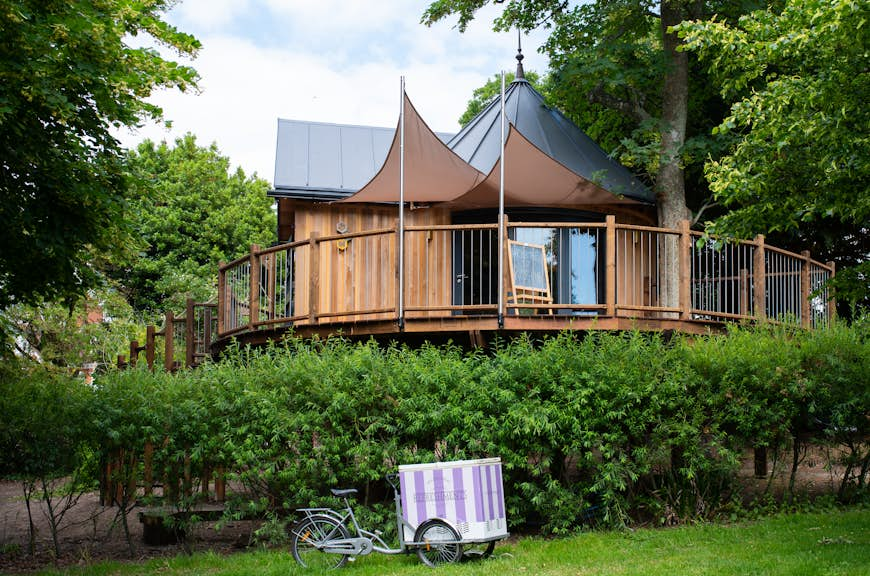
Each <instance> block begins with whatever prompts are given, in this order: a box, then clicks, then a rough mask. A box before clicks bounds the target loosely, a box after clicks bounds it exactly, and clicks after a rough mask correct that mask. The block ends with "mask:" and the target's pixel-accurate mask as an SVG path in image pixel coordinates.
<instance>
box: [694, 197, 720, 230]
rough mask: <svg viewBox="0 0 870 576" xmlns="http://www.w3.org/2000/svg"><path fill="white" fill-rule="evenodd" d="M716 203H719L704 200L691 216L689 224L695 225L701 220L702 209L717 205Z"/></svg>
mask: <svg viewBox="0 0 870 576" xmlns="http://www.w3.org/2000/svg"><path fill="white" fill-rule="evenodd" d="M718 205H719V203H718V202H705V203H704V205H703V206H701V209H700V210H698V213H697V214H695V217H694V218H692V224H691V225H692V226H695V225H697V224H698V222H700V221H701V215H702V214H703V213H704V210H706V209H707V208H713V207H715V206H718Z"/></svg>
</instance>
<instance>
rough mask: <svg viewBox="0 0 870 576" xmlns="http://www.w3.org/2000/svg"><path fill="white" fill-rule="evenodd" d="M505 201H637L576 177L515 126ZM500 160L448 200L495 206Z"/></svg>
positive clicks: (510, 134) (509, 139)
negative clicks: (483, 175)
mask: <svg viewBox="0 0 870 576" xmlns="http://www.w3.org/2000/svg"><path fill="white" fill-rule="evenodd" d="M504 156H505V161H504V166H505V175H504V180H505V191H504V195H505V204H506V205H508V206H537V205H541V206H562V205H576V204H636V203H637V200H633V199H630V198H626V197H622V196H616V195H614V194H612V193H610V192H608V191H607V190H604V189H603V188H601V187H600V186H598V185H597V184H596V183H594V182H590V181H589V180H588V179H586V178H584V177H582V176H578V175H577V174H575V173H574V172H573V171H572V170H569V169H568V168H566V167H565V166H563V165H562V164H560V163H559V162H557V161H555V160H553V158H551V157H550V156H548V155H547V154H545V153H544V152H543V151H542V150H540V149H539V148H537V147H536V146H535V145H534V144H532V143H531V142H530V141H529V140H528V138H526V137H525V136H523V134H521V133H520V131H519V130H517V129H516V128H515V127H514V126H512V125H511V126H510V127H509V131H508V135H507V138H506V141H505V151H504ZM499 167H500V160H499V159H498V158H496V163H495V165H493V167H492V169H491V170H490V171H489V174H488V175H487V177H486V179H485V180H483V181H482V182H480V183H479V184H478V185H477V186H475V187H474V188H472V189H471V190H469V191H468V192H467V193H465V194H463V195H462V196H459V197H457V198H455V199H453V200H452V201H450V202H449V203H448V205H449V206H451V207H455V208H463V209H473V208H492V207H494V206H498V195H499V188H500V180H501V177H500V170H499Z"/></svg>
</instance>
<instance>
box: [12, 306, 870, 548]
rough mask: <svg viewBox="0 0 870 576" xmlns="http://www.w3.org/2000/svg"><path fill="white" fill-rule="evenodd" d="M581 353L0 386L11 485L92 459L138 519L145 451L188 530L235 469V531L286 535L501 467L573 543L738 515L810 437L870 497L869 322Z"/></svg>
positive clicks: (509, 494)
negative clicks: (398, 486)
mask: <svg viewBox="0 0 870 576" xmlns="http://www.w3.org/2000/svg"><path fill="white" fill-rule="evenodd" d="M575 336H576V335H573V334H568V333H566V334H562V335H560V336H558V337H555V338H548V339H545V340H543V341H541V342H535V341H533V340H531V339H530V338H528V337H523V338H518V339H516V340H514V341H511V342H500V343H497V344H496V345H495V346H494V348H493V349H492V350H491V351H490V352H489V353H484V352H481V351H477V352H472V353H464V352H463V351H462V350H460V349H459V348H456V347H453V346H444V347H436V346H431V345H426V346H423V347H422V348H419V349H410V348H406V347H400V346H396V345H393V346H387V347H381V346H379V345H377V344H376V343H375V342H373V341H372V342H367V343H357V344H352V343H350V342H348V341H346V340H342V339H339V338H335V339H330V340H327V341H316V340H315V341H303V340H300V339H296V338H289V339H287V340H286V341H284V342H282V343H280V344H272V345H270V346H266V347H263V348H257V349H247V348H246V349H240V348H238V347H236V348H232V349H230V350H228V351H227V352H226V356H225V358H224V359H223V360H221V361H220V362H214V363H207V364H205V365H203V366H201V367H199V368H197V369H195V370H189V371H182V372H179V373H176V374H167V373H163V372H151V371H149V370H147V369H146V368H145V367H143V366H140V367H138V368H136V369H130V370H125V371H116V372H111V373H109V374H105V375H102V376H101V377H100V378H98V379H97V380H96V383H95V387H94V388H88V387H84V386H82V385H81V384H80V382H76V381H74V380H71V379H69V378H68V377H61V376H57V377H55V376H52V377H51V378H48V377H46V376H40V375H44V374H49V373H48V372H46V371H45V369H44V368H42V367H32V372H29V373H27V375H23V376H20V377H19V376H17V375H19V374H24V372H22V371H21V370H20V369H19V368H18V367H7V366H5V365H4V366H3V367H2V370H4V371H7V372H8V373H9V374H10V375H11V376H10V377H9V378H7V377H5V376H4V378H3V379H2V385H3V386H4V388H3V390H2V392H3V394H2V396H0V422H3V423H4V425H3V426H2V427H0V449H2V451H0V461H2V462H0V472H2V473H3V474H4V475H5V474H12V473H15V474H18V475H20V476H21V477H28V478H35V477H37V476H36V475H38V474H49V473H50V474H51V475H52V477H54V476H56V475H58V474H62V473H64V472H68V471H69V470H71V469H73V468H74V467H75V466H76V465H77V464H76V463H77V462H79V461H80V460H77V458H78V457H77V456H75V455H76V454H78V453H79V450H78V448H77V447H78V446H79V445H83V446H87V447H89V449H90V451H91V452H94V453H96V454H99V456H100V461H101V462H102V463H103V464H104V465H105V464H106V463H111V464H112V469H113V472H112V474H113V477H112V478H111V480H112V481H113V482H115V483H116V484H117V485H118V486H120V487H121V488H123V489H124V491H123V492H122V494H121V500H120V502H119V504H120V505H121V507H120V509H122V510H127V509H128V506H129V505H130V504H132V502H133V501H134V499H135V498H137V497H138V496H136V494H135V493H133V492H127V491H126V490H127V487H129V486H135V483H131V480H132V479H135V478H138V477H141V474H142V473H143V471H142V468H141V466H142V464H141V461H142V458H143V454H144V451H145V447H146V444H150V445H151V446H152V447H153V459H152V470H153V475H154V477H155V478H164V480H163V484H164V496H165V499H166V500H165V502H166V503H167V504H170V505H174V506H176V508H177V509H178V510H179V511H182V512H190V511H191V510H192V507H193V506H194V504H195V503H196V502H197V501H198V499H199V498H201V497H203V496H204V495H202V494H199V493H198V492H199V486H201V480H202V479H203V478H208V477H210V476H212V475H213V474H215V473H216V472H217V471H219V470H223V471H225V473H226V475H227V477H228V479H229V480H230V481H231V482H232V484H233V485H235V486H241V487H243V489H242V490H240V491H238V493H237V494H236V498H237V499H238V500H237V502H236V505H235V507H234V508H233V509H232V510H231V511H230V512H229V514H235V515H236V516H242V515H244V516H247V517H250V516H252V515H261V516H262V517H267V518H273V519H275V518H282V517H284V516H286V515H287V514H288V513H289V512H290V511H292V510H293V509H294V508H298V507H304V506H310V505H315V506H321V505H328V504H329V503H334V504H337V502H335V501H334V499H331V497H330V496H329V492H328V489H329V488H331V487H348V486H354V487H357V488H358V489H359V490H360V499H361V501H362V504H363V505H364V506H365V507H366V508H368V509H369V511H367V512H363V514H364V515H367V516H368V517H370V518H372V519H375V520H377V521H383V520H385V519H387V518H389V514H390V510H391V500H390V498H391V493H390V491H389V490H388V488H387V485H386V484H385V482H384V477H385V475H386V474H387V473H388V472H394V471H395V469H396V466H397V465H398V464H413V463H423V462H432V461H439V460H460V459H471V458H481V457H490V456H499V457H501V459H502V463H503V471H504V481H505V484H506V505H507V509H508V521H509V522H510V524H511V526H512V527H513V528H514V529H516V528H518V527H526V528H529V527H539V528H541V529H543V530H544V531H546V532H550V533H566V532H569V531H572V530H574V529H577V528H578V527H581V526H583V525H584V524H590V523H595V524H603V525H605V526H623V525H629V524H631V525H634V524H639V523H646V522H656V523H662V524H673V523H680V522H685V521H689V520H693V519H710V518H715V517H717V516H719V515H721V514H730V513H731V512H732V511H733V506H734V504H733V502H734V500H735V498H737V497H738V495H739V489H740V478H739V476H738V474H737V472H738V468H739V464H740V460H741V458H742V455H743V452H744V450H745V449H746V448H747V447H750V446H769V447H771V448H773V449H779V448H781V447H783V446H787V445H789V443H790V442H793V441H794V440H795V439H796V438H810V439H812V441H813V442H814V443H816V444H825V445H829V446H831V447H832V448H833V449H832V451H831V452H832V454H834V458H835V459H833V460H831V461H830V462H829V465H832V466H833V465H842V466H844V467H845V468H846V471H847V473H846V475H845V476H844V479H843V483H842V485H841V487H840V491H839V492H840V497H841V499H842V500H850V501H851V500H860V499H862V498H865V497H866V495H867V480H868V475H870V429H868V422H870V420H868V418H867V416H868V414H870V396H868V388H867V381H866V374H868V373H870V330H868V329H867V324H866V321H863V322H858V323H855V324H854V325H852V326H846V325H839V324H835V325H833V326H831V327H829V328H827V329H819V330H815V331H812V332H802V331H797V330H794V329H791V328H787V327H782V326H761V327H757V328H735V329H733V330H732V331H730V332H729V333H728V334H724V335H708V336H703V337H701V336H699V337H695V338H693V339H692V340H691V341H689V340H682V339H680V338H675V339H671V340H670V341H666V340H664V339H663V338H662V337H660V336H658V335H650V334H646V335H645V334H641V333H623V334H617V333H606V332H598V333H591V334H587V335H585V337H583V338H576V337H575ZM31 374H34V375H36V376H37V377H33V376H31ZM56 392H58V393H56ZM68 399H69V400H68ZM42 414H45V415H46V416H45V420H42V419H41V418H42V416H41V415H42ZM37 415H40V416H39V417H38V416H37ZM43 422H45V423H46V425H47V426H49V427H44V426H43ZM51 423H54V424H51ZM70 443H72V444H70ZM46 454H47V455H48V457H47V458H46V457H45V455H46ZM65 458H69V460H66V459H65ZM43 466H48V468H45V469H43V468H41V467H43ZM113 497H114V496H113ZM182 517H190V518H191V519H192V520H195V516H182ZM124 521H125V522H126V516H125V517H124ZM275 525H276V526H277V524H275Z"/></svg>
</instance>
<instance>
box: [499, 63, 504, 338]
mask: <svg viewBox="0 0 870 576" xmlns="http://www.w3.org/2000/svg"><path fill="white" fill-rule="evenodd" d="M504 132H505V115H504V70H502V71H501V151H500V152H499V170H498V176H499V186H498V327H499V328H500V329H501V328H504V234H505V225H504V139H505V134H504Z"/></svg>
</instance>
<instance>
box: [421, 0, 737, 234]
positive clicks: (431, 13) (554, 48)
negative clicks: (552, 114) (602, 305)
mask: <svg viewBox="0 0 870 576" xmlns="http://www.w3.org/2000/svg"><path fill="white" fill-rule="evenodd" d="M493 1H494V2H495V3H501V2H499V0H493ZM490 2H491V0H435V1H434V2H433V3H432V4H431V5H430V6H429V8H428V9H427V10H426V12H425V14H424V15H423V22H424V23H427V24H432V23H434V22H436V21H438V20H441V19H443V18H446V17H447V16H448V15H451V14H457V15H458V17H459V20H458V27H459V29H460V30H464V29H465V27H466V26H467V25H468V23H469V22H470V21H471V20H472V19H473V18H474V15H475V13H476V12H477V10H478V9H480V8H481V7H483V6H484V5H486V4H489V3H490ZM719 4H722V3H721V2H720V3H719ZM705 8H707V6H706V3H704V2H700V1H697V0H691V1H689V0H663V1H661V2H659V1H653V0H597V1H596V2H592V3H588V4H581V5H578V6H573V7H570V6H569V4H568V3H567V2H565V1H564V0H509V1H508V2H506V3H505V7H504V11H503V12H502V13H501V15H500V16H499V17H498V18H497V19H496V21H495V23H494V24H495V28H496V30H508V29H511V28H513V27H519V28H520V29H523V30H529V29H532V28H535V27H538V26H545V27H549V28H552V32H551V35H550V38H549V40H548V42H547V45H546V47H545V49H546V51H547V52H548V54H549V55H550V58H551V65H552V66H553V68H554V70H555V71H556V73H557V75H559V76H561V77H559V78H557V79H556V81H555V82H556V83H559V82H562V83H566V82H567V83H571V82H574V83H575V86H577V88H578V89H579V90H580V91H581V92H582V95H583V96H584V97H585V98H587V99H588V100H589V101H590V102H593V103H595V104H597V105H600V106H604V107H606V108H609V109H613V110H616V111H619V112H620V113H622V114H623V115H625V116H627V117H629V118H630V119H631V120H632V121H633V122H634V123H635V125H637V126H641V125H643V126H645V127H647V128H650V127H651V128H652V129H653V130H654V132H655V139H656V142H655V145H654V147H655V161H654V162H652V163H648V164H652V166H653V169H652V170H651V176H652V179H653V181H654V186H655V190H656V195H657V199H658V207H659V223H660V224H661V225H662V226H668V227H676V226H677V224H678V222H679V221H680V220H682V219H684V218H687V217H688V216H689V211H688V208H687V206H686V188H685V178H684V171H683V167H684V159H683V153H684V145H685V144H686V127H687V120H688V114H689V58H688V55H687V53H686V52H683V51H681V50H679V47H680V44H681V40H680V39H679V38H678V37H677V36H676V34H675V33H673V32H671V31H670V28H671V27H672V26H674V25H676V24H679V23H680V22H682V21H683V20H686V19H689V18H693V17H700V16H702V15H703V14H704V9H705Z"/></svg>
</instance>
